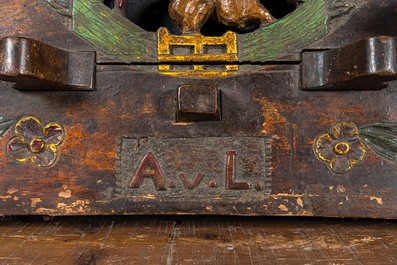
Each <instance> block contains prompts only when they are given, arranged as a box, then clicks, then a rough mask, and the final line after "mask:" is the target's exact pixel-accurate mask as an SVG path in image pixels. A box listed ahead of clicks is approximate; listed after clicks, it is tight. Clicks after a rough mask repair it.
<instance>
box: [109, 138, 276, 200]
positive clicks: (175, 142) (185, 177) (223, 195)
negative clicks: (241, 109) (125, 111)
mask: <svg viewBox="0 0 397 265" xmlns="http://www.w3.org/2000/svg"><path fill="white" fill-rule="evenodd" d="M269 151H270V148H269V145H267V140H266V138H264V137H223V138H220V137H206V138H190V139H189V138H172V139H162V138H141V139H138V138H130V139H121V142H120V153H119V157H120V161H119V163H120V164H119V172H118V174H117V179H118V189H117V190H118V194H117V195H116V196H117V197H123V196H127V197H128V196H144V197H145V196H146V197H148V198H150V197H156V198H157V199H161V200H179V199H182V200H186V199H188V200H191V199H192V200H206V201H216V202H219V201H220V200H229V199H231V198H233V199H234V200H244V201H253V200H258V199H263V198H265V197H267V196H268V195H269V194H270V181H271V173H270V170H271V163H270V156H269Z"/></svg>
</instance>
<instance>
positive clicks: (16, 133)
mask: <svg viewBox="0 0 397 265" xmlns="http://www.w3.org/2000/svg"><path fill="white" fill-rule="evenodd" d="M30 120H34V121H35V122H37V123H38V124H39V125H40V126H42V124H41V122H40V121H39V120H38V119H36V118H35V117H30V116H29V117H25V118H22V119H20V120H19V121H18V123H17V124H16V125H15V135H22V134H21V133H20V132H18V129H19V128H20V127H21V124H22V123H23V122H26V121H30Z"/></svg>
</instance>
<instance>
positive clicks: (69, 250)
mask: <svg viewBox="0 0 397 265" xmlns="http://www.w3.org/2000/svg"><path fill="white" fill-rule="evenodd" d="M396 225H397V224H396V223H395V221H382V220H372V221H370V220H358V221H357V220H356V221H354V220H337V219H328V220H324V219H300V218H294V219H285V218H230V217H228V218H226V217H217V218H215V217H214V218H209V217H190V218H187V217H171V216H169V217H164V216H153V217H127V216H124V217H107V218H104V217H96V218H77V217H74V218H55V219H53V220H51V221H40V220H39V219H33V220H32V219H30V220H29V219H27V218H25V219H21V218H19V219H15V218H14V219H9V220H5V221H4V220H3V221H0V244H1V248H0V263H1V264H33V265H34V264H76V265H83V264H167V265H168V264H198V265H201V264H225V265H226V264H255V265H256V264H258V265H259V264H283V265H284V264H285V265H289V264H291V265H292V264H324V265H325V264H344V265H345V264H346V265H349V264H352V265H353V264H368V265H375V264H385V265H388V264H395V263H396V262H397V232H396V231H397V229H396Z"/></svg>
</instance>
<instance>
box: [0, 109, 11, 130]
mask: <svg viewBox="0 0 397 265" xmlns="http://www.w3.org/2000/svg"><path fill="white" fill-rule="evenodd" d="M13 123H14V119H13V118H11V117H10V116H7V115H5V114H1V113H0V136H3V135H4V134H5V133H6V132H7V131H8V129H10V127H11V125H12V124H13Z"/></svg>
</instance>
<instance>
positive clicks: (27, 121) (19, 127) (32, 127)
mask: <svg viewBox="0 0 397 265" xmlns="http://www.w3.org/2000/svg"><path fill="white" fill-rule="evenodd" d="M15 134H16V135H18V136H21V137H23V138H25V139H28V140H30V139H33V138H42V137H43V126H42V125H41V122H40V121H39V120H38V119H36V118H35V117H25V118H22V119H21V120H19V121H18V123H17V124H16V125H15Z"/></svg>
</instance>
